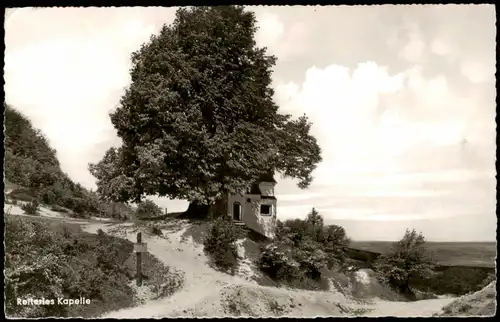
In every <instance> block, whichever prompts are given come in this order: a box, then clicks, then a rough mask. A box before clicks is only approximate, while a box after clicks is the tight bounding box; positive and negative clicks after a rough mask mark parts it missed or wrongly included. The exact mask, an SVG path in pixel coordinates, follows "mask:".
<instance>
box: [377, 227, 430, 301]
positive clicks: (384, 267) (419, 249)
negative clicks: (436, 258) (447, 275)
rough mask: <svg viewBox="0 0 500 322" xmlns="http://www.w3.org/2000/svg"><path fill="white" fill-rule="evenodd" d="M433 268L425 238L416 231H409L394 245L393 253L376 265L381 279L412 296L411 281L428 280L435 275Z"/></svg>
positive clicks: (381, 257)
mask: <svg viewBox="0 0 500 322" xmlns="http://www.w3.org/2000/svg"><path fill="white" fill-rule="evenodd" d="M433 267H434V265H433V263H432V261H431V260H430V256H429V254H428V252H427V248H426V246H425V238H424V236H423V235H422V233H417V232H416V230H415V229H413V230H411V231H410V230H409V229H407V230H406V232H405V235H404V237H403V238H402V239H401V240H400V241H398V242H395V243H394V244H393V247H392V251H391V252H390V253H388V254H384V255H382V256H380V257H379V258H378V259H377V261H376V263H375V269H376V271H377V273H378V274H379V277H381V278H382V279H383V280H385V281H387V282H389V284H391V285H392V286H394V287H397V288H398V289H399V291H401V292H402V293H403V294H406V295H410V296H411V295H412V292H411V290H410V287H409V283H410V280H411V279H412V278H428V277H429V276H431V275H432V273H433V272H432V269H433Z"/></svg>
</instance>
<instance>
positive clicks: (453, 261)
mask: <svg viewBox="0 0 500 322" xmlns="http://www.w3.org/2000/svg"><path fill="white" fill-rule="evenodd" d="M426 246H427V247H428V250H429V252H430V253H431V256H432V259H433V260H434V261H436V262H437V263H439V264H440V265H447V266H459V265H460V266H478V267H480V266H485V267H495V257H496V248H497V247H496V243H495V242H427V243H426ZM350 247H351V248H357V249H362V250H367V251H371V252H376V253H382V254H385V253H387V252H389V251H390V250H391V247H392V242H379V241H352V242H351V244H350Z"/></svg>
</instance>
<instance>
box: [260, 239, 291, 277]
mask: <svg viewBox="0 0 500 322" xmlns="http://www.w3.org/2000/svg"><path fill="white" fill-rule="evenodd" d="M259 268H260V269H261V270H262V271H263V272H265V273H266V274H268V275H269V276H270V277H271V278H273V279H275V280H278V281H287V282H292V281H295V280H298V279H300V265H299V263H297V262H296V261H295V260H294V259H293V258H292V257H291V256H290V253H289V254H287V253H286V252H285V251H284V249H283V248H280V246H279V245H277V244H269V245H266V246H264V247H263V248H262V253H261V255H260V258H259Z"/></svg>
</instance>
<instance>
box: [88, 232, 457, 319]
mask: <svg viewBox="0 0 500 322" xmlns="http://www.w3.org/2000/svg"><path fill="white" fill-rule="evenodd" d="M85 226H86V227H84V230H86V231H88V232H96V231H97V229H99V228H101V229H103V230H104V231H106V230H107V229H108V228H110V227H111V226H110V225H109V224H106V223H99V224H97V223H91V224H88V225H85ZM179 226H180V230H178V231H169V232H165V233H166V235H167V236H168V238H167V239H165V238H159V237H151V236H149V235H148V234H143V239H144V242H146V243H147V244H148V251H149V252H150V253H151V254H152V255H154V256H156V257H157V258H158V259H160V260H161V261H163V262H164V263H165V264H166V265H169V266H171V267H173V268H176V269H179V270H181V271H183V272H184V273H185V286H184V287H183V289H181V290H180V291H179V292H177V293H175V294H173V295H172V296H170V297H168V298H163V299H159V300H154V301H150V302H148V303H146V304H144V305H141V306H137V307H133V308H128V309H123V310H119V311H115V312H111V313H109V314H106V315H104V316H103V317H104V318H146V317H150V318H159V317H173V316H190V317H196V316H212V317H215V316H224V315H227V314H226V313H225V309H227V306H228V305H227V303H222V302H223V300H224V299H223V298H230V299H232V300H234V301H239V302H238V303H240V304H238V305H240V306H243V307H239V308H238V309H240V312H241V310H244V309H245V308H247V309H248V310H247V311H248V312H251V313H253V314H257V313H258V314H259V315H258V316H262V315H269V316H272V315H274V316H276V315H282V316H308V317H314V316H317V315H318V316H346V315H351V316H352V315H363V316H400V317H409V316H432V315H433V314H434V313H438V312H440V311H441V308H442V307H443V306H444V305H446V304H448V303H450V302H451V301H452V300H453V299H439V300H425V301H418V302H387V301H374V302H372V303H371V304H358V303H354V302H353V301H352V300H349V299H347V298H346V297H345V296H343V294H341V293H339V292H335V291H332V292H312V291H294V290H287V289H276V288H268V287H262V286H259V285H257V284H256V283H255V282H253V281H248V280H246V279H245V278H243V277H240V276H230V275H227V274H223V273H220V272H217V271H215V270H213V269H212V268H210V267H209V266H208V264H207V262H206V260H207V259H206V256H205V255H204V253H203V246H202V245H200V244H196V243H194V242H193V241H192V239H191V237H188V238H185V237H183V233H184V231H185V230H186V229H187V227H188V225H187V224H186V223H182V222H179ZM126 237H127V239H129V240H130V241H132V242H135V238H136V237H135V233H131V232H130V231H129V232H128V233H127V235H126ZM273 301H274V302H276V303H280V304H279V306H280V307H281V309H282V310H283V311H281V312H280V313H279V314H278V313H276V312H274V313H273V311H272V310H271V309H269V303H270V302H273ZM241 303H243V304H241ZM245 303H246V304H245ZM233 304H234V303H233ZM238 305H237V306H238ZM353 311H354V312H353ZM356 311H357V312H356ZM240 314H243V315H245V312H241V313H240Z"/></svg>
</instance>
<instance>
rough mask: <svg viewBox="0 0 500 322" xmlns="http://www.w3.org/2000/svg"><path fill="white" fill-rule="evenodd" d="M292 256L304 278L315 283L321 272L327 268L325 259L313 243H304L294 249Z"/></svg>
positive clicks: (324, 255) (323, 253) (323, 254)
mask: <svg viewBox="0 0 500 322" xmlns="http://www.w3.org/2000/svg"><path fill="white" fill-rule="evenodd" d="M293 254H294V255H293V257H294V259H295V260H296V261H297V262H298V263H299V265H300V267H301V270H302V271H303V272H304V274H305V275H306V277H308V278H310V279H312V280H315V281H319V280H320V279H321V271H322V270H323V269H324V268H325V267H326V266H327V265H326V263H327V257H326V254H325V252H323V251H322V250H321V249H320V248H319V247H317V245H316V244H315V243H314V242H312V241H305V242H304V243H303V244H302V245H301V247H299V248H296V249H294V251H293Z"/></svg>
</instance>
